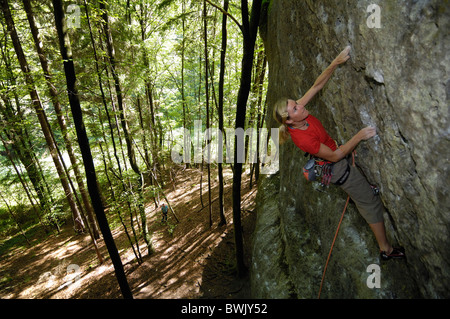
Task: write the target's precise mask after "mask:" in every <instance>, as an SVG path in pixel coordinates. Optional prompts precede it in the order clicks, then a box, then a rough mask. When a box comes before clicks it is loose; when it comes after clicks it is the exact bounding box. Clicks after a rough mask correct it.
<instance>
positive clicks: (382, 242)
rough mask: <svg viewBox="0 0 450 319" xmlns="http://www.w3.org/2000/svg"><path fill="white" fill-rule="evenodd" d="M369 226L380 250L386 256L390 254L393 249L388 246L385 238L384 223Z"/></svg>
mask: <svg viewBox="0 0 450 319" xmlns="http://www.w3.org/2000/svg"><path fill="white" fill-rule="evenodd" d="M369 226H370V228H371V229H372V232H373V233H374V235H375V238H376V240H377V242H378V246H379V247H380V250H381V251H384V252H386V253H387V254H390V253H391V252H392V250H393V248H392V246H391V244H389V241H388V239H387V237H386V229H385V228H384V222H379V223H375V224H369Z"/></svg>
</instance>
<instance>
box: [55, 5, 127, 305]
mask: <svg viewBox="0 0 450 319" xmlns="http://www.w3.org/2000/svg"><path fill="white" fill-rule="evenodd" d="M53 8H54V15H55V24H56V30H57V31H58V38H59V47H60V51H61V56H62V59H63V61H64V62H63V63H64V73H65V75H66V81H67V92H68V95H69V103H70V108H71V110H72V116H73V120H74V123H75V128H76V132H77V137H78V143H79V145H80V150H81V154H82V156H83V162H84V167H85V171H86V179H87V185H88V190H89V195H90V196H91V201H92V205H93V208H94V211H95V214H96V215H97V220H98V223H99V226H100V230H101V232H102V234H103V238H104V240H105V244H106V246H107V248H108V252H109V255H110V257H111V261H112V263H113V265H114V269H115V273H116V277H117V281H118V283H119V286H120V289H121V292H122V295H123V297H124V298H133V295H132V293H131V289H130V286H129V285H128V281H127V278H126V276H125V271H124V268H123V265H122V261H121V260H120V256H119V252H118V251H117V247H116V245H115V243H114V238H113V236H112V234H111V230H110V228H109V225H108V220H107V219H106V215H105V211H104V206H103V202H102V200H101V195H100V191H99V189H98V185H97V176H96V173H95V167H94V162H93V159H92V154H91V149H90V147H89V140H88V137H87V134H86V129H85V126H84V123H83V114H82V112H81V106H80V100H79V97H78V90H77V87H76V75H75V68H74V64H73V60H72V52H71V50H70V46H69V45H70V42H69V39H68V35H67V33H65V30H67V28H65V19H64V11H63V6H62V2H61V0H53Z"/></svg>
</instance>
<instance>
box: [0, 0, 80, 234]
mask: <svg viewBox="0 0 450 319" xmlns="http://www.w3.org/2000/svg"><path fill="white" fill-rule="evenodd" d="M1 3H2V10H3V16H4V18H5V22H6V26H7V29H8V33H9V34H10V37H11V40H12V42H13V45H14V50H15V52H16V55H17V59H18V61H19V64H20V68H21V70H22V72H23V74H24V76H25V81H26V83H27V86H28V91H29V94H30V97H31V101H32V104H33V106H34V109H35V111H36V115H37V117H38V120H39V124H40V126H41V129H42V132H43V134H44V137H45V141H46V142H47V146H48V148H49V151H50V155H51V157H52V159H53V163H54V164H55V167H56V171H57V172H58V176H59V179H60V180H61V184H62V186H63V188H64V193H65V195H66V198H67V201H68V202H69V206H70V208H71V211H72V215H73V219H74V229H75V231H76V232H77V233H81V232H83V231H84V224H83V220H82V218H81V216H80V212H79V210H78V207H77V205H76V203H75V200H74V198H73V194H72V191H71V189H70V186H69V183H68V181H67V177H66V175H65V172H64V169H63V166H62V163H61V161H60V158H59V157H58V153H57V150H56V145H55V142H54V140H53V137H52V134H51V131H50V127H49V126H48V122H47V117H46V115H45V112H44V109H43V106H42V103H41V100H40V98H39V95H38V93H37V91H36V87H35V85H34V80H33V77H32V76H31V72H30V68H29V66H28V63H27V61H26V58H25V54H24V52H23V49H22V46H21V44H20V41H19V37H18V35H17V31H16V28H15V26H14V21H13V19H12V16H11V11H10V9H9V4H8V1H7V0H1Z"/></svg>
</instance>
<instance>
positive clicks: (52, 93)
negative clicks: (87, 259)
mask: <svg viewBox="0 0 450 319" xmlns="http://www.w3.org/2000/svg"><path fill="white" fill-rule="evenodd" d="M23 5H24V8H25V12H26V14H27V18H28V22H29V24H30V30H31V34H32V35H33V40H34V44H35V46H36V51H37V53H38V56H39V61H40V63H41V67H42V70H43V72H44V75H45V78H46V82H47V86H48V90H49V93H50V97H51V100H52V104H53V107H54V109H55V112H56V116H57V119H58V124H59V127H60V129H61V133H62V136H63V139H64V143H65V146H66V150H67V153H68V155H69V158H70V162H71V164H72V168H73V172H74V174H75V179H76V181H77V184H78V188H79V190H80V194H81V198H82V200H83V204H84V208H85V209H86V213H87V218H88V221H89V225H90V229H91V230H92V232H93V235H94V238H95V239H99V238H100V235H99V233H98V229H97V225H96V224H95V220H94V214H93V210H92V205H91V203H90V200H89V196H88V193H87V191H86V188H85V186H84V182H83V177H82V176H81V173H80V170H79V169H78V163H77V159H76V157H75V153H74V151H73V148H72V142H71V141H70V139H69V136H68V131H67V125H66V119H65V117H64V113H63V111H62V110H61V105H60V103H59V99H58V92H57V91H56V87H55V86H54V84H53V80H52V75H51V74H50V69H49V66H48V62H47V58H46V57H45V54H44V49H43V45H42V42H41V40H40V39H39V31H38V28H37V26H36V23H35V21H34V15H33V9H32V7H31V3H30V0H23Z"/></svg>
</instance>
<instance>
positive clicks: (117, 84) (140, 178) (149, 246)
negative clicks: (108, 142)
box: [99, 0, 153, 254]
mask: <svg viewBox="0 0 450 319" xmlns="http://www.w3.org/2000/svg"><path fill="white" fill-rule="evenodd" d="M99 4H100V9H101V10H102V11H103V14H102V19H103V28H104V30H105V35H106V46H107V49H108V50H107V51H108V56H109V61H110V66H111V72H112V76H113V79H114V87H115V90H116V95H117V104H118V106H119V113H120V122H121V126H122V130H123V133H124V137H125V142H126V144H127V151H128V160H129V162H130V165H131V168H132V169H133V171H134V172H135V173H136V175H138V176H137V182H138V195H139V200H138V201H139V203H138V207H139V214H140V217H141V223H142V235H143V237H144V241H145V243H146V244H147V250H148V254H151V253H152V252H153V248H152V242H151V238H150V234H149V232H148V226H147V218H146V216H145V208H144V197H143V192H144V180H143V175H142V172H141V171H140V169H139V167H138V165H137V163H136V155H135V152H134V147H133V142H132V140H131V135H130V130H129V126H128V121H127V120H126V118H125V107H124V103H123V96H122V89H121V87H120V80H119V75H118V74H117V70H116V62H115V53H114V46H113V42H112V36H111V30H110V28H109V17H108V12H107V10H106V6H105V3H104V1H103V0H101V1H100V3H99Z"/></svg>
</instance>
